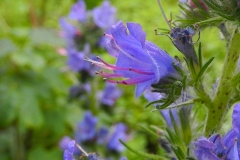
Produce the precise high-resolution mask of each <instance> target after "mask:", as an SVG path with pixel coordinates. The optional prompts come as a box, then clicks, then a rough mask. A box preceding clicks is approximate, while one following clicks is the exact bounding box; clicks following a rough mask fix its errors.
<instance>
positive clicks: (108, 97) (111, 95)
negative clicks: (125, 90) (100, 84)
mask: <svg viewBox="0 0 240 160" xmlns="http://www.w3.org/2000/svg"><path fill="white" fill-rule="evenodd" d="M121 95H122V91H121V90H120V89H119V88H117V85H116V84H112V83H106V86H105V89H104V90H103V91H100V92H98V95H97V96H98V99H99V101H100V102H101V103H102V104H104V105H107V106H113V105H114V103H115V101H116V100H117V99H118V98H119V97H120V96H121Z"/></svg>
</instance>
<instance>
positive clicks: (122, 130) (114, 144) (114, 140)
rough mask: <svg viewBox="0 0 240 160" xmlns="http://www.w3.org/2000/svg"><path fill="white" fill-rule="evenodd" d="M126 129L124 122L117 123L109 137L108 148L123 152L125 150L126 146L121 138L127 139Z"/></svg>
mask: <svg viewBox="0 0 240 160" xmlns="http://www.w3.org/2000/svg"><path fill="white" fill-rule="evenodd" d="M126 131H127V127H126V126H125V125H124V124H123V123H118V124H116V125H115V128H114V131H113V133H112V134H111V136H110V138H109V139H108V143H107V147H108V149H110V150H115V151H118V152H122V151H123V150H124V146H123V145H122V144H121V143H120V142H119V139H121V140H122V141H126V140H127V134H126Z"/></svg>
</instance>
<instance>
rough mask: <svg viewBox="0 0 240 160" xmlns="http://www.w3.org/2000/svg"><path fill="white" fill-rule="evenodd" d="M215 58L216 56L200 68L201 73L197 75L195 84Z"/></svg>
mask: <svg viewBox="0 0 240 160" xmlns="http://www.w3.org/2000/svg"><path fill="white" fill-rule="evenodd" d="M213 59H214V57H212V58H210V59H209V60H208V61H207V62H206V63H205V64H204V65H203V67H202V68H201V69H200V71H199V73H198V75H197V77H196V81H195V82H196V83H195V84H197V83H198V81H199V80H200V79H201V78H202V75H203V74H204V72H205V71H206V69H207V68H208V66H209V65H210V64H211V63H212V61H213Z"/></svg>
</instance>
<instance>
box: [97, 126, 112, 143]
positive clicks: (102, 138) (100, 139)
mask: <svg viewBox="0 0 240 160" xmlns="http://www.w3.org/2000/svg"><path fill="white" fill-rule="evenodd" d="M108 133H109V131H108V129H107V128H105V127H102V128H100V129H99V131H98V133H97V143H98V144H104V143H105V142H106V141H107V136H108Z"/></svg>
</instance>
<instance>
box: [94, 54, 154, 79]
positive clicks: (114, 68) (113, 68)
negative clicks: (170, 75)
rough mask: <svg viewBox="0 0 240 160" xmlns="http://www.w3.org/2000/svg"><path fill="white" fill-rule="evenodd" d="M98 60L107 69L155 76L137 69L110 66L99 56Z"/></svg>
mask: <svg viewBox="0 0 240 160" xmlns="http://www.w3.org/2000/svg"><path fill="white" fill-rule="evenodd" d="M97 59H99V60H100V61H101V62H102V63H103V64H105V65H106V66H107V67H109V68H112V70H125V71H126V70H128V71H133V72H135V73H139V74H146V75H154V73H153V72H147V71H140V70H137V69H132V68H131V67H130V68H124V67H117V66H114V65H111V64H108V63H107V62H105V61H104V60H103V59H101V58H100V57H99V56H97Z"/></svg>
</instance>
